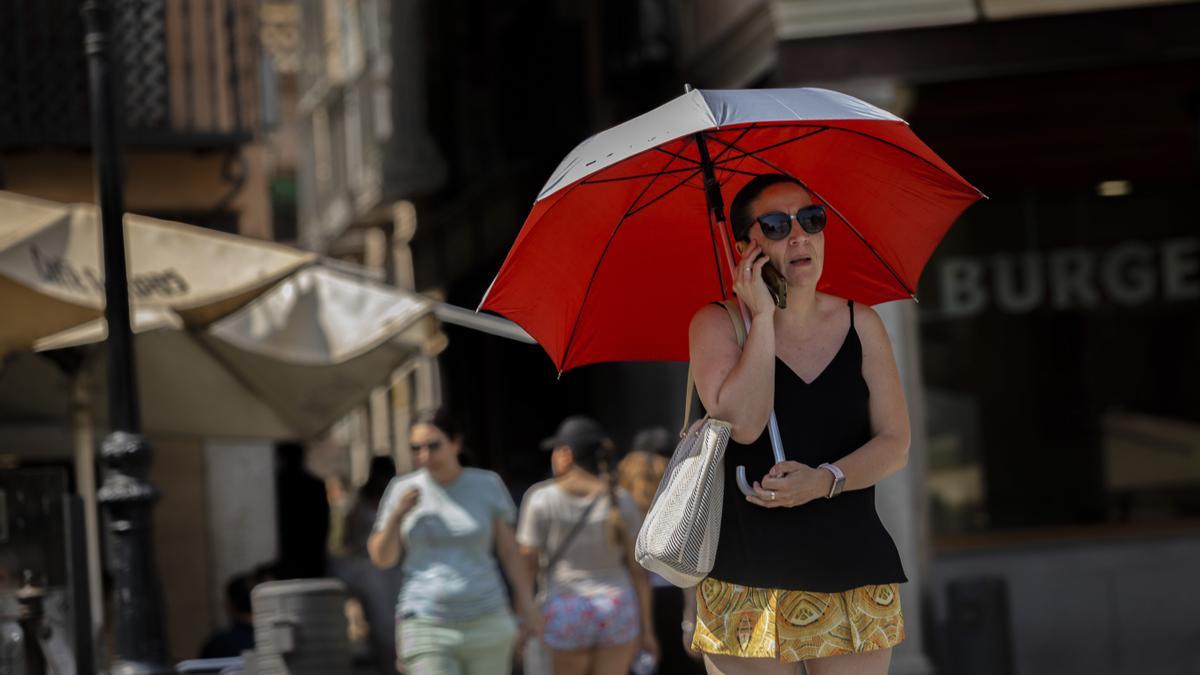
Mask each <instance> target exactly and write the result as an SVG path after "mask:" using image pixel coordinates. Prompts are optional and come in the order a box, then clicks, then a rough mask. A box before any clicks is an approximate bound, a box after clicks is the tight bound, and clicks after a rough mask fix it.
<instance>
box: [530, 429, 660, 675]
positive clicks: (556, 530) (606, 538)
mask: <svg viewBox="0 0 1200 675" xmlns="http://www.w3.org/2000/svg"><path fill="white" fill-rule="evenodd" d="M542 447H543V448H544V449H548V450H550V451H551V453H552V454H551V464H552V466H553V467H554V473H555V475H556V476H557V477H556V478H555V479H554V480H553V481H548V482H546V483H542V484H539V485H538V486H535V488H533V489H531V492H530V494H528V495H526V497H525V500H524V502H523V503H522V505H521V522H520V526H519V527H518V529H517V540H518V541H519V542H520V544H521V547H522V552H523V553H524V554H525V556H526V558H527V559H528V560H529V561H530V562H531V563H533V564H538V563H542V564H544V573H543V575H542V576H543V579H544V583H545V589H544V593H543V596H542V597H543V604H542V613H543V616H544V618H545V622H546V624H545V626H546V628H545V633H544V636H543V640H544V642H545V644H546V646H547V647H548V648H549V650H550V660H551V663H552V664H553V670H554V673H555V675H608V674H611V675H625V674H626V673H628V672H629V669H630V666H631V665H632V664H633V662H634V658H635V657H636V656H637V655H638V652H639V650H644V651H646V652H647V653H648V654H650V658H652V659H657V657H658V651H659V649H658V643H657V640H656V639H655V636H654V629H653V626H652V622H651V621H652V616H653V613H652V611H651V598H650V585H649V582H648V580H647V579H646V573H645V570H643V569H642V568H641V566H639V565H638V564H637V562H636V560H635V559H634V557H633V543H634V541H635V539H636V537H637V531H638V528H639V527H640V526H641V515H640V513H639V511H638V508H637V505H636V504H635V503H634V501H633V499H632V498H631V497H630V496H629V493H628V492H626V491H625V490H623V489H620V488H618V487H617V477H616V466H614V464H615V460H614V449H613V446H612V442H611V441H610V440H609V439H608V437H607V436H606V435H605V433H604V431H603V429H601V427H600V425H599V424H598V423H597V422H596V421H594V420H592V419H590V418H587V417H583V416H573V417H568V418H567V419H566V420H564V421H563V423H562V424H561V425H560V426H559V428H558V431H557V432H556V433H555V434H554V436H552V437H550V438H548V439H546V440H545V441H544V442H543V444H542Z"/></svg>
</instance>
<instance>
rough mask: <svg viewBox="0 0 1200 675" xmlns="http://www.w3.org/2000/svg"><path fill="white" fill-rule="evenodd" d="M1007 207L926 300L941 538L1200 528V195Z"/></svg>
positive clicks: (1104, 193)
mask: <svg viewBox="0 0 1200 675" xmlns="http://www.w3.org/2000/svg"><path fill="white" fill-rule="evenodd" d="M991 197H992V199H991V200H990V201H986V202H983V203H981V204H979V205H977V206H975V207H973V208H972V209H971V210H970V211H969V212H968V213H967V214H966V216H964V218H963V219H961V220H960V222H959V223H958V224H956V225H955V226H954V227H953V228H952V229H951V231H950V233H949V234H948V235H947V237H946V239H945V241H944V242H943V244H942V246H940V247H939V249H938V251H937V253H936V254H935V256H934V257H933V259H932V260H931V261H930V264H929V267H928V268H927V270H926V272H925V275H924V277H923V278H922V282H921V288H920V294H921V300H922V302H921V305H920V308H919V316H920V321H921V353H922V367H923V371H924V373H923V374H924V380H925V388H926V391H925V393H926V396H925V399H926V406H927V410H928V416H927V417H928V434H929V448H930V450H929V460H928V464H929V474H928V485H929V496H930V500H931V504H930V513H931V517H932V521H933V527H934V532H935V536H937V535H941V536H952V535H958V534H964V533H971V532H980V531H996V530H1005V529H1023V528H1040V527H1062V526H1077V525H1098V524H1105V523H1162V522H1178V521H1181V520H1187V519H1197V518H1200V227H1198V225H1200V222H1198V221H1200V216H1197V210H1196V199H1197V193H1196V189H1195V186H1194V185H1190V184H1186V183H1182V182H1181V183H1179V184H1173V183H1170V182H1162V181H1160V182H1152V181H1147V182H1139V181H1133V182H1126V181H1121V180H1115V181H1111V182H1106V183H1104V184H1100V185H1093V186H1089V187H1088V188H1087V189H1083V188H1081V187H1080V188H1075V189H1069V188H1068V189H1044V190H1043V189H1028V190H1024V191H1020V190H1013V191H1010V192H1008V193H1004V194H993V195H991Z"/></svg>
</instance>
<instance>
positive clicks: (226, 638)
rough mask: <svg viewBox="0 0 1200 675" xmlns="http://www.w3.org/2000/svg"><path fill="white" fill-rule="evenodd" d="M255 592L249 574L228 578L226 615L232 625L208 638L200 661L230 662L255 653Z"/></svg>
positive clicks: (201, 652)
mask: <svg viewBox="0 0 1200 675" xmlns="http://www.w3.org/2000/svg"><path fill="white" fill-rule="evenodd" d="M253 588H254V579H253V577H252V576H251V575H249V574H235V575H234V576H232V577H230V578H229V581H228V582H226V584H225V615H226V616H227V617H228V618H229V625H228V626H226V627H225V628H223V629H221V630H219V631H216V632H215V633H213V634H212V635H211V636H209V638H208V640H207V641H205V643H204V646H203V647H201V648H200V658H202V659H222V658H230V657H235V656H241V655H242V652H244V651H247V650H250V649H254V613H253V612H252V611H251V609H250V591H251V590H253Z"/></svg>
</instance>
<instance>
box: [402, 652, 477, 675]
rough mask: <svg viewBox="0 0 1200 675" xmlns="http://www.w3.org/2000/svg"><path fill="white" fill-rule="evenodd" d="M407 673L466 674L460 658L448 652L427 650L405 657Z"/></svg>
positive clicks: (434, 674) (429, 674)
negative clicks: (460, 663) (459, 660)
mask: <svg viewBox="0 0 1200 675" xmlns="http://www.w3.org/2000/svg"><path fill="white" fill-rule="evenodd" d="M404 672H405V674H406V675H464V673H463V670H462V667H461V666H460V665H459V663H458V658H456V657H455V656H454V655H453V654H450V653H448V652H425V653H423V654H420V655H418V656H415V657H412V658H408V659H405V661H404Z"/></svg>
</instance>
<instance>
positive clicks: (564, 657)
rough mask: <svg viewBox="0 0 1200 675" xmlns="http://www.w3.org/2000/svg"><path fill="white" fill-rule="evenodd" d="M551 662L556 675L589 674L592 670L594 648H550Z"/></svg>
mask: <svg viewBox="0 0 1200 675" xmlns="http://www.w3.org/2000/svg"><path fill="white" fill-rule="evenodd" d="M548 651H549V652H550V664H551V666H552V667H553V668H554V675H589V674H590V673H591V671H592V650H590V649H550V650H548Z"/></svg>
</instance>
